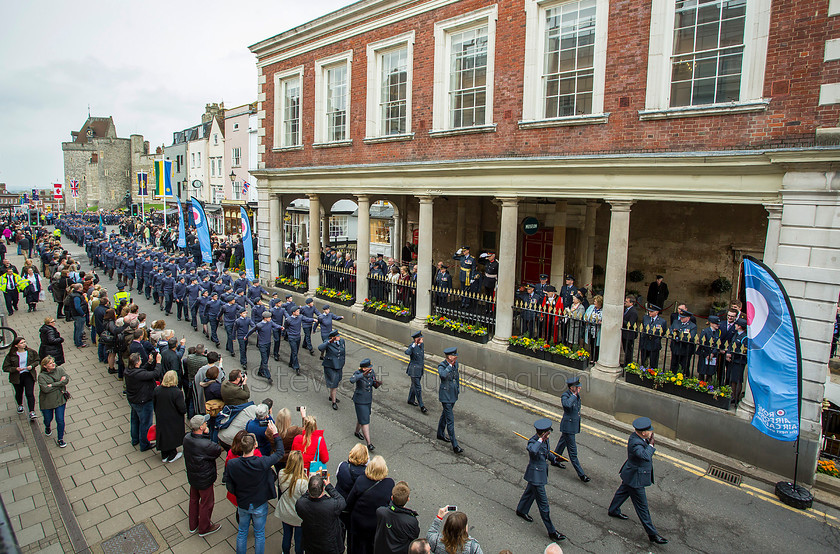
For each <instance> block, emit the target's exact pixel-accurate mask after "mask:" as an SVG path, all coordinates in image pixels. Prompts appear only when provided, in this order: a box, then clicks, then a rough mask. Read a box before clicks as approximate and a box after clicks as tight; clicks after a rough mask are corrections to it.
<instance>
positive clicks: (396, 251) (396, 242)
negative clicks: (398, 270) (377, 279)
mask: <svg viewBox="0 0 840 554" xmlns="http://www.w3.org/2000/svg"><path fill="white" fill-rule="evenodd" d="M391 244H392V245H393V246H392V247H391V256H393V257H394V260H396V262H397V265H401V264H402V221H401V219H400V214H399V213H398V212H397V210H396V208H395V209H394V222H393V227H392V228H391Z"/></svg>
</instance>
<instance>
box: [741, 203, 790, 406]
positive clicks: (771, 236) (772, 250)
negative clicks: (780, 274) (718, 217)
mask: <svg viewBox="0 0 840 554" xmlns="http://www.w3.org/2000/svg"><path fill="white" fill-rule="evenodd" d="M764 208H765V209H766V210H767V237H766V239H765V240H764V263H765V264H767V266H768V267H769V268H770V269H773V266H775V265H776V260H777V258H778V256H779V238H780V236H781V232H782V205H781V204H764ZM747 371H748V372H749V368H747ZM735 413H736V414H737V415H738V417H740V418H742V419H746V420H751V419H752V418H753V416H754V415H755V400H753V394H752V389H751V388H750V380H749V379H747V378H746V376H745V377H744V399H743V400H741V402H739V403H738V408H737V410H736V411H735Z"/></svg>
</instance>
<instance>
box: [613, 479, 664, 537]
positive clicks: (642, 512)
mask: <svg viewBox="0 0 840 554" xmlns="http://www.w3.org/2000/svg"><path fill="white" fill-rule="evenodd" d="M628 497H629V498H630V501H631V502H633V507H634V508H635V509H636V515H637V516H639V520H640V521H641V522H642V526H643V527H644V528H645V532H647V534H648V536H653V535H658V534H659V533H657V531H656V527H654V526H653V521H652V520H651V519H650V510H649V509H648V502H647V494H646V493H645V489H644V487H639V488H636V487H631V486H629V485H627V484H626V483H621V486H620V487H618V490H617V491H615V496H613V499H612V502H610V507H609V510H608V512H609V513H611V514H617V513H619V510H620V509H621V505H622V504H624V501H625V500H627V498H628Z"/></svg>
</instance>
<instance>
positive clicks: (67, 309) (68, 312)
mask: <svg viewBox="0 0 840 554" xmlns="http://www.w3.org/2000/svg"><path fill="white" fill-rule="evenodd" d="M73 298H74V297H73V295H71V294H68V295H67V296H65V297H64V319H65V321H73V316H75V315H76V308H74V307H73Z"/></svg>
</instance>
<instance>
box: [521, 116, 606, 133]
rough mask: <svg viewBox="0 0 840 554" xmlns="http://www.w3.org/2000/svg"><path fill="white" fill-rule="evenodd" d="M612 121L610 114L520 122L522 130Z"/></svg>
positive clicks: (599, 123)
mask: <svg viewBox="0 0 840 554" xmlns="http://www.w3.org/2000/svg"><path fill="white" fill-rule="evenodd" d="M609 119H610V114H609V113H599V114H591V115H571V116H567V117H554V118H551V119H532V120H529V121H520V122H519V128H520V129H543V128H545V127H570V126H573V125H603V124H605V123H607V122H608V121H609Z"/></svg>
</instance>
